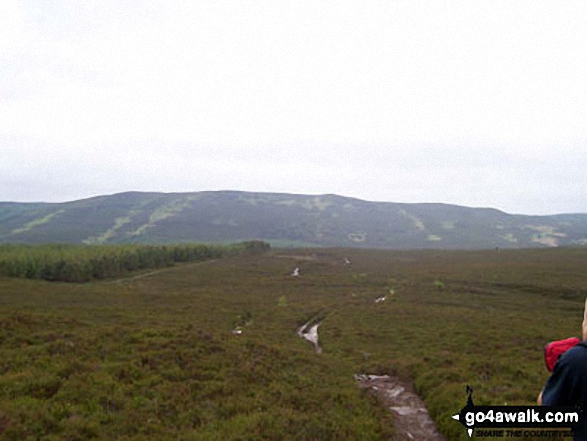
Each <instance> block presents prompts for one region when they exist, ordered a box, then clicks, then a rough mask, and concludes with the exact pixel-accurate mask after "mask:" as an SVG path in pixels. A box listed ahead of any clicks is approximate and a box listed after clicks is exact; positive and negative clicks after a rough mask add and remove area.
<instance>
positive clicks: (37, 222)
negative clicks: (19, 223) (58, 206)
mask: <svg viewBox="0 0 587 441" xmlns="http://www.w3.org/2000/svg"><path fill="white" fill-rule="evenodd" d="M64 211H65V210H59V211H56V212H54V213H50V214H48V215H47V216H45V217H41V218H39V219H35V220H32V221H30V222H28V223H26V224H25V225H24V226H23V227H21V228H15V229H14V230H12V231H11V234H19V233H24V232H25V231H30V230H32V229H33V228H35V227H37V226H39V225H42V224H45V223H47V222H49V221H50V220H51V219H53V218H54V217H55V216H57V215H58V214H60V213H63V212H64Z"/></svg>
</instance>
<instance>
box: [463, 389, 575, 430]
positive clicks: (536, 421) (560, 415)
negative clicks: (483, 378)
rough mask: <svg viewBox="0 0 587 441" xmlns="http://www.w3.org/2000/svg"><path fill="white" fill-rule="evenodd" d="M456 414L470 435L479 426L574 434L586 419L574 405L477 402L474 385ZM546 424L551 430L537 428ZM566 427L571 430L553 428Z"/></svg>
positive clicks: (486, 428)
mask: <svg viewBox="0 0 587 441" xmlns="http://www.w3.org/2000/svg"><path fill="white" fill-rule="evenodd" d="M452 418H453V419H454V420H456V421H458V422H460V423H461V424H462V425H463V426H465V429H466V430H467V434H468V435H469V438H470V437H472V436H473V432H474V431H475V430H476V429H481V432H480V435H481V436H493V437H499V436H526V437H528V436H530V437H537V436H550V437H560V438H563V437H567V436H572V430H573V429H574V428H575V427H576V426H577V424H579V423H581V422H582V418H583V411H582V409H581V408H580V407H573V406H476V405H475V403H473V388H471V387H470V386H469V385H467V404H465V406H464V407H463V408H462V409H461V410H460V412H459V413H457V414H456V415H453V416H452ZM545 428H546V429H551V430H550V431H548V430H535V429H545ZM565 428H566V429H569V430H567V431H561V430H553V429H565ZM513 429H518V430H513ZM519 429H526V430H519ZM527 429H534V430H527Z"/></svg>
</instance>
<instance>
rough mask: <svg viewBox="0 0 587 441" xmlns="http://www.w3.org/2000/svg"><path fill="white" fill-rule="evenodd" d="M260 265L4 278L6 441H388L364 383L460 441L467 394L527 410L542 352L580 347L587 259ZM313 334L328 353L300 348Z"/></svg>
mask: <svg viewBox="0 0 587 441" xmlns="http://www.w3.org/2000/svg"><path fill="white" fill-rule="evenodd" d="M264 251H265V252H261V253H232V254H230V255H227V256H223V257H222V258H218V259H207V260H199V261H196V262H179V263H175V264H173V265H172V266H164V267H162V268H160V269H159V270H157V271H151V270H148V269H139V270H138V271H130V272H125V273H122V274H120V275H117V276H112V277H106V278H99V279H91V280H90V281H86V282H83V283H82V282H60V281H55V280H53V281H47V280H38V279H25V278H16V277H0V439H3V440H37V439H41V440H47V441H48V440H87V439H100V440H144V439H149V440H216V439H217V440H257V439H267V440H276V439H280V440H282V439H283V440H341V439H348V440H390V439H394V436H395V435H394V426H393V417H392V415H391V413H389V412H388V411H387V410H386V409H385V408H384V407H383V406H381V405H380V404H381V403H380V402H379V401H378V399H377V398H376V397H375V396H373V395H372V394H370V393H368V392H367V391H365V390H363V389H360V388H358V387H357V385H356V384H355V379H354V375H355V374H357V373H365V374H388V375H394V376H398V377H401V378H402V379H404V380H405V381H408V382H410V383H412V384H413V385H414V388H415V390H416V391H417V392H418V394H419V395H420V396H421V397H422V398H423V400H424V401H425V403H426V405H427V407H428V410H429V413H430V415H431V416H432V418H433V419H434V421H435V423H436V425H437V427H438V429H439V430H440V431H441V432H442V434H443V435H444V436H445V437H446V439H448V440H465V439H468V438H467V435H466V433H465V431H464V430H463V427H462V426H461V425H460V424H458V423H457V422H455V421H454V420H452V419H451V416H452V415H454V414H455V413H456V412H458V411H459V410H460V409H461V407H462V406H463V405H464V403H465V400H466V393H465V388H466V385H470V386H471V387H473V389H474V391H475V392H474V393H475V403H476V404H478V405H483V404H492V405H503V404H510V405H514V404H520V405H531V404H534V403H535V400H536V396H537V394H538V392H539V391H540V389H541V388H542V386H543V384H544V382H545V380H546V378H547V377H548V372H547V370H546V368H545V367H544V361H543V352H542V350H543V346H544V344H545V343H547V342H549V341H552V340H557V339H562V338H566V337H570V336H578V335H579V333H580V325H581V320H582V312H583V303H584V300H585V297H586V296H587V283H586V282H587V276H586V275H585V268H586V267H587V249H585V248H552V249H520V250H504V249H498V250H493V249H492V250H484V251H442V250H425V251H392V250H366V249H295V250H292V249H273V250H270V251H268V250H264ZM344 259H348V260H349V261H350V262H351V263H350V265H349V264H345V263H344ZM296 267H297V268H299V269H300V271H299V276H298V277H292V275H291V274H292V270H293V268H296ZM381 297H385V301H380V302H375V300H376V299H378V298H381ZM317 320H320V321H321V325H320V328H319V338H320V345H321V347H322V353H320V354H318V353H316V351H315V350H314V348H313V346H312V345H310V344H309V343H308V342H307V341H305V340H303V339H300V338H299V336H298V335H297V334H296V330H297V329H298V328H299V327H300V326H301V325H302V324H304V323H306V322H308V321H317ZM237 329H238V330H239V331H240V333H236V332H233V331H235V330H237ZM486 439H489V438H486ZM510 439H514V438H510Z"/></svg>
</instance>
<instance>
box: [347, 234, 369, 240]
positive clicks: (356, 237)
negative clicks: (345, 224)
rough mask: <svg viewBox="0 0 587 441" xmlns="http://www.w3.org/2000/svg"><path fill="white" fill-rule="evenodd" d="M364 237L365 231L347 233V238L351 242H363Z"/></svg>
mask: <svg viewBox="0 0 587 441" xmlns="http://www.w3.org/2000/svg"><path fill="white" fill-rule="evenodd" d="M366 237H367V234H366V233H351V234H349V235H348V238H349V239H350V240H352V241H353V242H365V238H366Z"/></svg>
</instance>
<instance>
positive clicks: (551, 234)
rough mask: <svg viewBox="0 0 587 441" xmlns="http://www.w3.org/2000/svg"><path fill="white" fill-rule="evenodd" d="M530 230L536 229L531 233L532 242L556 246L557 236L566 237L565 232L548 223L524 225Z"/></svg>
mask: <svg viewBox="0 0 587 441" xmlns="http://www.w3.org/2000/svg"><path fill="white" fill-rule="evenodd" d="M526 228H529V229H530V230H534V231H538V233H536V234H533V235H532V242H535V243H539V244H542V245H547V246H551V247H556V246H558V244H559V239H558V238H559V237H567V235H566V234H565V233H561V232H560V231H556V228H554V227H552V226H550V225H526Z"/></svg>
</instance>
